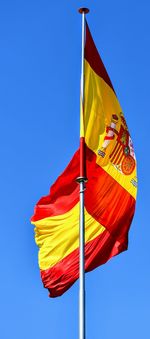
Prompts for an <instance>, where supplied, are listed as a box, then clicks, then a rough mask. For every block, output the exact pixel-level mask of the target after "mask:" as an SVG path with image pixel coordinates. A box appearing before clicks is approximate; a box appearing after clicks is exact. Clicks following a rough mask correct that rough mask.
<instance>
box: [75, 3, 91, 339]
mask: <svg viewBox="0 0 150 339" xmlns="http://www.w3.org/2000/svg"><path fill="white" fill-rule="evenodd" d="M88 12H89V9H87V8H80V9H79V13H81V14H82V63H81V101H82V103H81V104H82V109H83V115H84V45H85V15H86V13H88ZM86 181H87V179H86V173H85V154H84V138H80V177H79V178H77V182H78V183H79V184H80V239H79V244H80V246H79V247H80V253H79V254H80V259H79V339H85V258H84V244H85V231H84V229H85V220H84V190H85V182H86Z"/></svg>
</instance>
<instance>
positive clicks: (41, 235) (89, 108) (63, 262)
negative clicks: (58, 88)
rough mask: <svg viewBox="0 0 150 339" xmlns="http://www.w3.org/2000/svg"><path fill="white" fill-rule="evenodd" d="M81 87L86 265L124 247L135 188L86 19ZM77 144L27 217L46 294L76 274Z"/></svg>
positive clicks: (125, 140)
mask: <svg viewBox="0 0 150 339" xmlns="http://www.w3.org/2000/svg"><path fill="white" fill-rule="evenodd" d="M84 54H85V59H84V67H85V93H84V107H82V105H81V130H80V138H81V144H82V145H83V144H84V146H85V162H86V175H87V178H88V181H87V183H86V190H85V207H84V213H85V271H86V272H89V271H91V270H93V269H95V268H96V267H98V266H99V265H102V264H104V263H106V262H107V261H108V260H109V259H110V258H111V257H113V256H115V255H117V254H119V253H121V252H122V251H125V250H126V249H127V246H128V231H129V228H130V224H131V221H132V218H133V215H134V210H135V200H136V191H137V177H136V159H135V154H134V149H133V143H132V139H131V136H130V133H129V130H128V127H127V124H126V120H125V118H124V115H123V112H122V109H121V106H120V104H119V101H118V98H117V96H116V93H115V91H114V88H113V86H112V83H111V81H110V78H109V76H108V74H107V71H106V69H105V67H104V65H103V62H102V60H101V58H100V56H99V54H98V51H97V49H96V46H95V44H94V41H93V39H92V36H91V33H90V30H89V27H88V24H87V22H86V38H85V51H84ZM79 163H80V150H79V149H78V150H77V151H76V153H75V154H74V156H73V158H72V160H71V161H70V163H69V164H68V166H67V168H66V169H65V170H64V172H63V173H62V174H61V175H60V176H59V177H58V179H57V180H56V182H55V183H54V184H53V185H52V187H51V188H50V192H49V194H48V195H47V196H45V197H42V198H41V199H40V200H39V202H38V203H37V204H36V206H35V210H34V215H33V216H32V218H31V222H32V223H33V224H34V225H35V241H36V243H37V245H38V246H39V267H40V272H41V278H42V281H43V284H44V287H45V288H47V289H48V290H49V292H50V297H57V296H60V295H62V294H63V293H64V292H65V291H66V290H68V289H69V287H70V286H71V285H72V284H73V283H74V282H75V281H76V280H77V279H78V277H79V185H78V183H77V182H76V178H77V177H79V176H80V164H79Z"/></svg>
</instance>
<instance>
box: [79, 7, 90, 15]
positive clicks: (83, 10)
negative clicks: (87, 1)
mask: <svg viewBox="0 0 150 339" xmlns="http://www.w3.org/2000/svg"><path fill="white" fill-rule="evenodd" d="M89 11H90V10H89V9H88V8H85V7H81V8H79V9H78V12H79V13H80V14H83V13H84V14H87V13H89Z"/></svg>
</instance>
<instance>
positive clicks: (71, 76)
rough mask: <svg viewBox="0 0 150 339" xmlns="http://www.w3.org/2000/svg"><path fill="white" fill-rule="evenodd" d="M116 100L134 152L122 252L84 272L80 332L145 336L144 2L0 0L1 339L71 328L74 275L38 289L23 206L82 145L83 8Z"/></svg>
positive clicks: (63, 333)
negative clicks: (129, 219) (131, 214)
mask: <svg viewBox="0 0 150 339" xmlns="http://www.w3.org/2000/svg"><path fill="white" fill-rule="evenodd" d="M81 6H87V7H89V8H90V14H89V15H88V18H87V19H88V23H89V26H90V29H91V32H92V35H93V38H94V40H95V43H96V45H97V48H98V50H99V52H100V54H101V56H102V59H103V61H104V63H105V66H106V68H107V70H108V73H109V75H110V78H111V80H112V82H113V85H114V88H115V90H116V93H117V95H118V97H119V100H120V103H121V106H122V108H123V111H124V114H125V117H126V120H127V123H128V126H129V129H130V132H131V135H132V139H133V142H134V147H135V152H136V156H137V161H138V177H139V191H138V199H137V208H136V214H135V218H134V221H133V223H132V227H131V231H130V237H129V250H128V251H127V252H125V253H123V254H121V255H119V256H118V257H116V258H114V259H112V260H111V261H109V262H108V263H107V264H106V265H104V266H101V267H99V268H98V269H96V270H95V271H93V272H92V273H89V274H87V275H86V326H87V339H91V338H92V339H99V338H100V339H101V338H103V339H104V338H105V339H108V338H110V337H111V339H120V338H121V339H125V338H128V339H131V338H132V339H133V338H136V339H141V338H144V339H148V338H149V337H150V329H149V314H150V267H149V263H150V246H149V238H150V231H149V189H150V185H149V175H148V170H149V166H150V160H149V135H150V132H149V129H150V112H149V78H150V67H149V60H150V47H149V46H150V37H149V32H150V23H149V12H150V3H149V1H148V0H147V1H146V0H143V1H135V0H132V1H129V0H126V1H123V2H120V1H119V0H114V1H113V2H112V1H110V0H109V1H107V0H106V1H105V2H102V1H90V0H89V1H88V0H87V1H77V0H76V1H66V0H64V1H61V0H58V1H57V2H56V1H48V0H44V1H40V0H37V1H34V0H30V1H29V0H26V1H23V0H22V1H19V0H18V1H15V0H14V1H10V0H9V1H8V0H5V1H1V3H0V47H1V53H0V93H1V99H0V111H1V123H0V148H1V167H0V170H1V175H0V178H1V247H0V249H1V250H0V252H1V281H0V285H1V288H0V293H1V297H0V299H1V302H0V305H1V306H0V319H1V324H0V333H1V338H3V339H20V338H21V339H33V338H36V339H39V338H52V339H59V338H61V339H75V338H78V282H77V283H75V285H74V286H73V287H72V288H71V289H70V290H69V291H68V292H67V293H65V294H64V295H63V296H62V297H60V298H56V299H54V300H53V299H49V298H48V293H47V291H46V290H45V289H43V286H42V283H41V280H40V275H39V269H38V263H37V252H38V249H37V247H36V245H35V242H34V233H33V227H32V225H31V224H30V221H29V220H30V216H31V215H32V213H33V207H34V205H35V203H36V202H37V200H38V199H39V198H40V197H41V196H42V195H45V194H47V192H48V190H49V187H50V185H51V184H52V183H53V182H54V180H55V179H56V178H57V176H58V175H59V174H60V173H61V171H62V170H63V169H64V168H65V166H66V165H67V163H68V162H69V160H70V158H71V156H72V155H73V153H74V151H75V150H76V149H77V147H78V145H79V92H80V88H79V87H80V64H81V62H80V61H81V60H80V58H81V16H80V15H79V14H78V12H77V9H78V7H81Z"/></svg>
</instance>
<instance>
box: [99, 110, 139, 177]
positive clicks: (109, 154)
mask: <svg viewBox="0 0 150 339" xmlns="http://www.w3.org/2000/svg"><path fill="white" fill-rule="evenodd" d="M119 122H120V128H119V130H118V129H117V124H118V123H119ZM112 142H113V147H110V146H111V143H112ZM98 155H99V156H100V157H101V158H103V159H105V158H107V159H109V161H111V163H112V164H113V165H114V166H115V167H116V169H117V170H119V171H120V172H121V173H123V174H125V175H130V174H131V173H132V172H133V170H134V168H135V154H134V149H133V144H132V140H131V137H130V134H129V131H128V127H127V124H126V121H125V119H124V116H123V114H122V113H120V119H119V118H118V116H117V115H116V114H113V115H112V118H111V123H110V125H109V126H107V127H106V135H105V137H104V140H103V144H102V147H101V148H100V149H99V150H98Z"/></svg>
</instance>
